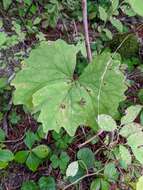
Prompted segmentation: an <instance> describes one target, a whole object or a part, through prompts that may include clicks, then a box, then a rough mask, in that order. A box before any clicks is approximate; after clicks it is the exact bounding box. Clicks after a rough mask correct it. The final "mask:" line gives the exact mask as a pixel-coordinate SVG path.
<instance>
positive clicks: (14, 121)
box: [9, 112, 21, 125]
mask: <svg viewBox="0 0 143 190" xmlns="http://www.w3.org/2000/svg"><path fill="white" fill-rule="evenodd" d="M9 120H10V123H11V124H13V125H16V124H18V123H19V122H20V120H21V118H20V116H19V115H18V114H17V113H16V112H12V113H11V114H10V115H9Z"/></svg>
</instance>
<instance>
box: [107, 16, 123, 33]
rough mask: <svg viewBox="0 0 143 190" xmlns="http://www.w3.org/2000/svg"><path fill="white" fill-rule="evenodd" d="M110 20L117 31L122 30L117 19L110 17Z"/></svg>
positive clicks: (121, 25) (120, 23)
mask: <svg viewBox="0 0 143 190" xmlns="http://www.w3.org/2000/svg"><path fill="white" fill-rule="evenodd" d="M110 22H111V24H112V25H113V26H114V27H115V28H116V29H117V30H118V31H119V32H123V24H122V22H121V21H120V20H119V19H117V18H115V17H111V18H110Z"/></svg>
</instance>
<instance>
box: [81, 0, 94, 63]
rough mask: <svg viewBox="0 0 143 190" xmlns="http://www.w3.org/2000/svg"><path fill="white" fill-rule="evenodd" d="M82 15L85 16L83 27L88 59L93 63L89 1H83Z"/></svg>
mask: <svg viewBox="0 0 143 190" xmlns="http://www.w3.org/2000/svg"><path fill="white" fill-rule="evenodd" d="M82 14H83V26H84V35H85V44H86V51H87V58H88V61H89V63H91V62H92V53H91V48H90V41H89V32H88V20H87V0H82Z"/></svg>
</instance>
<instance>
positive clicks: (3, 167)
mask: <svg viewBox="0 0 143 190" xmlns="http://www.w3.org/2000/svg"><path fill="white" fill-rule="evenodd" d="M7 166H8V162H1V161H0V170H1V169H5V168H6V167H7Z"/></svg>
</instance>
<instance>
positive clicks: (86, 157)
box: [77, 148, 95, 168]
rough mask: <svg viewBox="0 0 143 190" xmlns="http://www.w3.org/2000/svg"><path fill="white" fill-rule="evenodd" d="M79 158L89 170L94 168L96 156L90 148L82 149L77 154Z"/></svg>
mask: <svg viewBox="0 0 143 190" xmlns="http://www.w3.org/2000/svg"><path fill="white" fill-rule="evenodd" d="M77 158H78V159H79V160H82V161H83V162H84V164H85V165H86V167H87V168H93V167H94V166H95V156H94V153H93V152H92V151H91V150H90V149H89V148H82V149H80V150H79V151H78V153H77Z"/></svg>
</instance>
